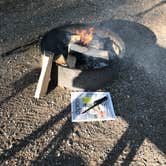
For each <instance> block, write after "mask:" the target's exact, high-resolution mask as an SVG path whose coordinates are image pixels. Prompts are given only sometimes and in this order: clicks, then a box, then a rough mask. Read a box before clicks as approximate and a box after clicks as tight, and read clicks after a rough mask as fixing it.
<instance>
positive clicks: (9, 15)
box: [0, 0, 166, 166]
mask: <svg viewBox="0 0 166 166" xmlns="http://www.w3.org/2000/svg"><path fill="white" fill-rule="evenodd" d="M165 18H166V5H165V1H159V0H154V1H153V2H152V1H150V0H147V1H145V0H137V1H136V0H135V1H130V0H123V1H120V0H119V1H118V0H116V1H114V2H113V1H106V0H105V1H104V0H103V1H98V0H96V1H93V0H92V1H90V0H86V1H76V0H70V1H66V2H65V1H51V0H48V1H43V0H40V1H38V0H36V1H35V2H32V1H31V0H27V1H25V2H24V1H23V2H21V1H18V0H14V1H11V0H6V1H0V20H1V22H0V27H1V30H0V36H1V39H0V42H1V45H0V54H3V56H2V57H1V58H0V64H1V65H0V73H1V75H0V94H1V95H0V164H1V165H65V166H68V165H90V166H96V165H103V166H104V165H117V166H118V165H134V166H135V165H138V166H142V165H150V166H151V165H154V166H157V165H166V155H165V154H166V142H165V140H166V132H165V124H166V113H165V111H166V104H165V103H166V102H165V101H166V96H165V94H166V85H165V82H166V74H165V73H166V67H165V66H166V57H165V55H166V33H165V29H166V24H165ZM75 22H83V23H84V22H102V24H103V26H105V27H107V28H110V29H111V30H112V31H114V32H116V33H117V34H119V36H120V37H121V38H122V39H123V40H124V42H125V45H126V55H125V57H124V58H123V59H122V60H121V62H120V64H121V67H120V71H119V76H118V79H116V80H113V81H112V82H110V85H108V86H107V87H105V88H103V89H98V91H100V90H106V91H110V92H111V94H112V97H113V102H114V107H115V111H116V114H117V119H116V120H115V121H106V122H88V123H71V120H70V91H69V90H68V89H62V88H60V87H56V88H55V89H53V90H51V91H50V93H48V95H47V96H45V97H43V98H41V99H40V100H36V99H34V98H33V96H34V92H35V88H36V85H37V80H38V77H39V74H40V51H39V48H38V44H33V45H30V46H29V47H28V48H27V49H20V51H18V50H17V51H16V52H13V53H10V54H8V56H5V54H4V53H5V52H8V51H10V50H12V49H14V48H16V47H20V46H22V45H25V44H27V43H28V42H31V41H32V40H36V39H37V38H38V37H39V36H42V35H43V33H45V32H46V31H48V30H50V29H52V28H53V27H57V26H59V25H62V24H64V23H75Z"/></svg>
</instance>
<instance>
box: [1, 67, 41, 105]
mask: <svg viewBox="0 0 166 166" xmlns="http://www.w3.org/2000/svg"><path fill="white" fill-rule="evenodd" d="M39 72H40V69H39V68H36V69H33V70H32V71H31V72H29V73H27V74H25V75H24V76H23V77H21V79H19V80H17V81H15V82H14V83H12V87H13V90H12V91H13V92H12V93H11V95H10V96H8V97H6V98H5V99H3V100H1V101H0V107H2V105H3V104H4V103H7V102H8V101H9V100H10V99H11V98H13V97H15V96H16V95H17V94H18V93H20V92H22V91H23V90H24V89H25V88H27V87H28V86H29V85H31V84H33V83H35V82H37V79H38V75H39Z"/></svg>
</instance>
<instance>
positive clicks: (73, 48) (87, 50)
mask: <svg viewBox="0 0 166 166" xmlns="http://www.w3.org/2000/svg"><path fill="white" fill-rule="evenodd" d="M69 52H78V53H81V54H84V55H86V56H91V57H94V58H103V59H107V60H109V53H108V51H106V50H98V49H95V48H92V47H84V46H80V45H78V44H74V43H70V44H69Z"/></svg>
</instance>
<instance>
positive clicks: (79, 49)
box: [40, 25, 125, 90]
mask: <svg viewBox="0 0 166 166" xmlns="http://www.w3.org/2000/svg"><path fill="white" fill-rule="evenodd" d="M40 48H41V51H42V52H43V53H44V52H47V53H50V54H54V61H55V62H56V64H57V66H58V78H57V80H58V86H61V87H66V88H69V89H71V90H96V89H99V88H102V87H104V86H105V85H106V84H107V83H110V82H111V81H112V80H113V78H114V76H116V75H117V74H118V68H119V66H118V63H117V62H118V61H119V59H120V58H123V56H124V54H125V45H124V42H123V41H122V39H121V38H120V37H119V36H118V35H117V34H115V33H114V32H112V31H111V30H110V29H106V28H103V27H101V26H95V27H92V26H90V25H69V26H63V27H60V28H56V29H53V30H51V31H49V32H48V33H47V34H45V36H44V37H43V39H42V40H41V45H40Z"/></svg>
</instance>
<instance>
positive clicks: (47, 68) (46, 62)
mask: <svg viewBox="0 0 166 166" xmlns="http://www.w3.org/2000/svg"><path fill="white" fill-rule="evenodd" d="M53 56H54V55H53V54H51V55H50V54H49V55H48V54H47V53H45V54H44V55H43V56H42V57H43V59H42V61H43V64H42V69H41V73H40V77H39V81H38V84H37V88H36V92H35V96H34V97H35V98H40V97H42V96H44V95H45V94H46V92H47V88H48V84H49V82H50V75H51V68H52V61H53Z"/></svg>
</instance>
